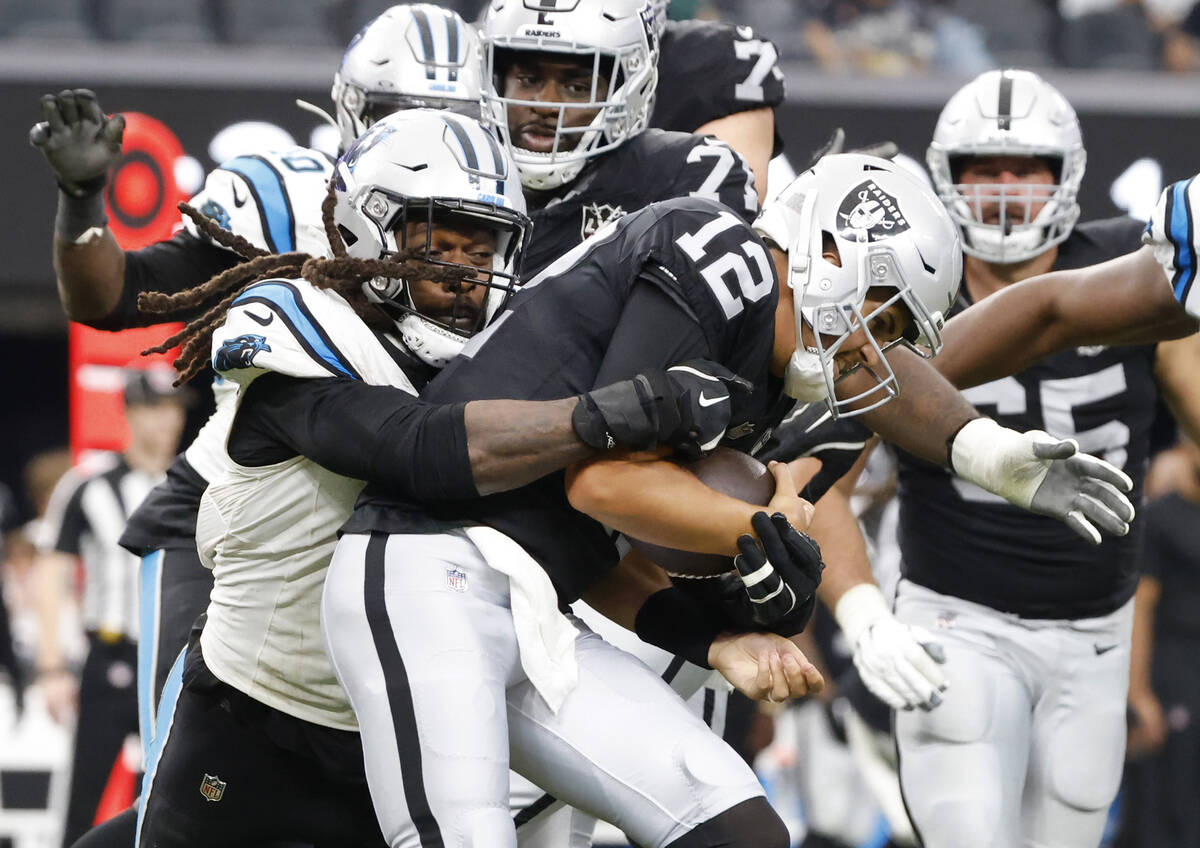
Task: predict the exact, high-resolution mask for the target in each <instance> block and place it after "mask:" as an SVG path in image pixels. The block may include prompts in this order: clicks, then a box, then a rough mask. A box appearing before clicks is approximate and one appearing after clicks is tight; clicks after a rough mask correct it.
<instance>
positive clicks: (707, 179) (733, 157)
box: [666, 136, 758, 223]
mask: <svg viewBox="0 0 1200 848" xmlns="http://www.w3.org/2000/svg"><path fill="white" fill-rule="evenodd" d="M666 196H667V197H702V198H705V199H706V200H715V201H716V202H717V203H721V204H723V205H724V206H726V207H728V208H729V209H731V210H732V211H734V212H736V213H737V214H738V215H739V216H740V217H741V218H742V220H744V221H746V222H747V223H751V222H753V221H754V219H755V218H756V217H758V191H757V190H756V189H755V187H754V172H753V171H751V170H750V165H749V164H748V163H747V162H746V160H745V158H743V157H742V154H740V153H738V152H737V151H736V150H734V149H733V148H732V147H730V146H729V145H728V144H726V143H725V142H723V141H721V140H719V139H717V138H713V137H712V136H704V137H696V138H695V140H694V141H693V142H692V144H691V147H690V149H689V150H688V151H687V153H686V155H685V156H684V157H683V167H681V168H680V169H679V171H678V173H677V174H676V176H675V182H674V185H673V186H672V187H671V190H670V192H669V193H668V194H667V195H666Z"/></svg>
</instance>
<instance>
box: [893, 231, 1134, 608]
mask: <svg viewBox="0 0 1200 848" xmlns="http://www.w3.org/2000/svg"><path fill="white" fill-rule="evenodd" d="M1141 230H1142V225H1140V224H1139V223H1138V222H1136V221H1133V220H1131V219H1129V218H1117V219H1110V220H1104V221H1095V222H1091V223H1087V224H1081V225H1079V226H1077V227H1076V228H1075V230H1074V232H1073V233H1072V234H1071V236H1070V237H1069V238H1068V239H1067V240H1066V241H1065V242H1063V243H1062V244H1060V245H1059V253H1058V260H1057V261H1056V263H1055V266H1054V267H1055V269H1056V270H1064V269H1070V268H1081V267H1084V266H1087V265H1092V264H1095V263H1097V262H1103V261H1106V260H1108V259H1112V258H1113V257H1116V256H1120V255H1123V254H1125V253H1128V252H1129V251H1132V250H1135V249H1136V248H1137V246H1138V245H1139V244H1140V239H1141ZM969 305H970V303H969V301H968V300H967V295H966V287H965V286H964V288H963V293H962V295H960V299H959V302H958V304H957V305H956V307H955V310H954V311H955V312H957V311H960V310H961V309H964V308H967V307H969ZM1157 391H1158V390H1157V386H1156V384H1155V382H1154V347H1153V346H1146V345H1143V346H1137V347H1101V346H1097V347H1079V348H1075V349H1072V350H1066V351H1063V352H1061V353H1058V354H1055V355H1053V356H1049V357H1046V358H1045V359H1043V360H1041V361H1039V362H1038V363H1036V364H1035V365H1033V366H1032V367H1030V368H1028V369H1026V370H1025V371H1023V372H1021V373H1019V374H1016V375H1015V376H1012V377H1005V378H1003V379H1000V380H996V381H993V382H991V383H986V384H984V385H982V386H976V387H974V388H972V389H969V390H967V391H965V392H964V394H965V395H966V396H967V398H969V399H970V400H971V402H972V403H974V404H975V405H976V406H977V407H978V408H979V410H980V411H981V412H983V413H984V414H986V415H990V416H992V417H993V418H995V419H996V420H997V421H999V422H1000V423H1001V424H1003V425H1005V426H1007V427H1012V428H1013V429H1015V430H1021V431H1024V430H1033V429H1038V430H1045V431H1047V432H1048V433H1050V434H1051V435H1054V436H1058V437H1071V438H1074V439H1076V440H1078V442H1079V446H1080V448H1081V449H1082V450H1084V451H1087V452H1089V453H1092V454H1094V455H1096V456H1099V457H1101V458H1103V459H1106V460H1108V461H1109V462H1111V463H1112V464H1114V465H1116V466H1117V467H1119V468H1121V469H1123V470H1124V471H1125V473H1127V474H1128V475H1129V476H1130V477H1132V478H1133V480H1134V486H1135V488H1134V494H1133V499H1134V500H1135V502H1136V500H1137V498H1139V497H1140V494H1141V487H1142V480H1143V478H1144V476H1145V472H1146V465H1147V462H1148V455H1149V439H1150V428H1151V424H1152V423H1153V419H1154V408H1155V399H1156V397H1157ZM899 474H900V546H901V552H902V554H903V574H904V576H905V578H907V579H909V580H912V581H914V582H915V583H919V584H920V585H922V586H926V587H928V588H930V589H933V590H934V591H936V592H941V593H943V594H948V595H954V596H957V597H960V598H964V599H966V600H969V601H973V602H976V603H980V604H985V605H987V606H989V607H992V608H994V609H998V610H1001V611H1004V612H1010V613H1015V614H1017V615H1021V616H1024V617H1027V618H1087V617H1092V616H1099V615H1104V614H1106V613H1109V612H1111V611H1113V610H1114V609H1116V608H1118V607H1119V606H1121V604H1123V603H1124V602H1125V601H1127V600H1128V599H1129V598H1130V597H1131V596H1132V594H1133V590H1134V588H1135V585H1136V580H1137V575H1136V567H1137V555H1138V552H1139V544H1140V538H1141V525H1140V523H1139V522H1134V524H1133V529H1132V530H1131V531H1130V533H1129V535H1128V536H1125V537H1124V538H1113V537H1106V538H1105V539H1104V542H1103V543H1102V544H1101V545H1099V546H1093V545H1090V544H1088V543H1087V542H1085V541H1083V540H1082V539H1080V538H1079V537H1078V536H1077V535H1076V534H1075V533H1074V532H1072V531H1071V530H1070V529H1069V528H1068V527H1067V526H1066V525H1064V524H1062V523H1060V522H1059V521H1056V520H1055V519H1053V518H1048V517H1046V516H1040V515H1035V514H1033V513H1031V512H1028V511H1026V510H1023V509H1020V508H1018V507H1015V506H1012V505H1011V504H1008V503H1007V502H1005V501H1003V500H1001V499H1000V498H999V497H997V496H995V495H992V494H990V493H988V492H984V491H983V490H982V489H980V488H978V487H976V486H974V485H972V484H970V483H967V482H966V481H963V480H959V479H957V478H954V477H952V476H951V475H950V474H949V472H948V471H946V470H945V469H944V468H941V467H939V466H937V465H933V464H931V463H928V462H925V461H924V460H920V459H917V458H915V457H913V456H911V455H909V454H905V453H903V452H901V454H900V468H899Z"/></svg>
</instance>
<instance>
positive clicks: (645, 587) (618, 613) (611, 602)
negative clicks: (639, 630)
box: [583, 551, 671, 631]
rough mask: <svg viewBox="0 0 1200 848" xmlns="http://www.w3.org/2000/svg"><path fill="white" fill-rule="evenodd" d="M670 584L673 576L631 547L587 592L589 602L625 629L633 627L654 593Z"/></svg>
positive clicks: (589, 604) (585, 598)
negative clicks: (641, 610) (614, 566)
mask: <svg viewBox="0 0 1200 848" xmlns="http://www.w3.org/2000/svg"><path fill="white" fill-rule="evenodd" d="M670 588H671V579H670V578H669V577H667V573H666V572H665V571H663V570H662V569H661V568H659V567H658V566H657V565H655V564H654V563H652V562H651V561H650V560H648V559H646V557H645V556H643V555H642V554H640V553H638V552H637V551H630V552H629V553H627V554H626V555H625V556H624V557H623V558H622V559H621V562H620V563H619V564H618V565H617V567H616V568H614V569H612V570H611V571H609V572H608V574H606V575H604V577H603V578H601V579H600V581H599V582H597V583H595V584H593V585H592V586H591V587H590V588H589V589H588V590H587V592H586V593H585V594H584V596H583V599H584V600H585V601H587V604H588V606H590V607H591V608H592V609H594V610H596V611H597V612H598V613H600V614H601V615H603V616H604V617H605V618H607V619H609V620H611V621H614V622H616V623H617V624H619V625H621V626H622V627H624V628H625V629H626V630H631V631H632V630H634V627H635V624H636V620H637V614H638V610H640V609H641V608H642V605H643V604H645V603H646V601H647V600H648V599H649V597H650V596H651V595H653V594H654V593H655V592H658V591H661V590H663V589H670Z"/></svg>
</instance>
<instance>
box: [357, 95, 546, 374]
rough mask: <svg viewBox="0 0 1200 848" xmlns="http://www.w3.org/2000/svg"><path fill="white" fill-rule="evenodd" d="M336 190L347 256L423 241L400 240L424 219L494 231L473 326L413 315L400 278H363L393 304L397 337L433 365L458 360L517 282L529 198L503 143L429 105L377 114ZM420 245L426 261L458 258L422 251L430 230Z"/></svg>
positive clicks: (373, 293)
mask: <svg viewBox="0 0 1200 848" xmlns="http://www.w3.org/2000/svg"><path fill="white" fill-rule="evenodd" d="M334 192H335V195H336V200H337V204H336V206H335V207H334V221H335V223H336V224H337V226H338V229H339V231H340V232H341V233H342V236H343V238H344V240H345V242H346V250H347V253H348V254H349V255H350V256H355V257H361V258H366V259H375V258H380V257H384V256H387V255H389V254H394V253H397V252H399V251H401V250H403V249H405V248H409V247H420V245H410V244H405V243H404V236H403V234H404V233H405V231H406V225H407V224H409V223H417V222H426V223H427V224H428V225H429V227H428V228H427V229H428V230H430V231H431V230H432V229H434V228H435V227H437V226H444V225H449V226H454V225H456V224H461V225H462V226H465V227H470V228H479V227H484V228H487V229H490V230H492V231H493V232H494V233H495V234H496V251H495V254H494V257H493V260H492V268H491V269H490V270H488V271H486V272H483V275H482V278H481V279H479V280H477V281H476V283H475V284H477V285H485V286H487V287H488V292H487V295H486V298H485V300H484V308H483V311H482V313H481V316H480V321H479V323H478V325H477V326H475V327H472V328H470V329H466V330H464V329H460V328H457V327H454V326H450V325H448V324H446V323H443V322H439V321H437V320H434V319H432V318H430V317H428V316H426V315H423V314H421V313H420V312H419V311H417V309H416V308H415V306H414V303H413V299H412V296H411V293H410V291H409V287H408V283H407V281H405V280H402V279H392V278H385V277H377V278H375V279H373V280H370V281H369V282H368V283H366V284H364V285H365V288H366V291H367V294H368V296H369V297H371V298H373V299H375V300H378V301H380V302H382V303H384V304H386V305H388V306H390V307H393V308H394V309H395V310H396V312H395V314H396V317H397V324H398V326H399V329H400V334H401V337H402V338H403V339H404V341H405V343H406V344H407V345H408V346H409V347H410V348H411V349H412V350H413V352H414V353H416V354H417V356H419V357H420V358H421V359H422V360H424V361H425V362H427V363H429V364H430V365H434V366H437V367H441V366H443V365H445V364H446V363H447V362H448V361H449V360H450V359H451V358H453V357H454V356H456V355H457V354H458V353H459V352H460V351H461V349H462V346H463V344H464V343H465V342H466V340H467V339H468V338H469V337H470V336H471V335H473V333H474V332H476V331H478V330H479V329H481V328H482V327H483V326H486V324H487V322H489V321H490V320H491V319H492V318H493V317H494V316H495V315H496V314H498V312H499V311H500V310H501V308H502V307H503V306H504V304H505V303H506V302H507V301H508V298H509V297H510V296H511V295H512V294H513V292H514V291H515V289H516V288H517V286H518V285H519V282H520V278H519V274H520V264H521V259H522V257H523V255H524V252H525V247H526V244H527V242H528V238H529V231H530V228H531V224H530V222H529V218H528V217H527V215H526V214H525V198H524V195H523V194H522V191H521V184H520V181H519V180H518V179H517V175H516V168H514V167H513V166H512V163H511V162H510V161H509V159H508V156H507V155H506V154H505V152H504V148H503V147H502V146H501V145H500V143H499V142H498V141H497V140H496V138H495V137H494V136H493V135H492V134H491V133H490V132H489V131H488V130H487V129H486V128H485V127H484V126H483V125H482V124H480V123H479V122H478V121H476V120H475V119H473V118H468V117H466V116H463V115H459V114H456V113H452V112H446V111H434V110H430V109H410V110H406V111H403V112H396V113H394V114H392V115H388V116H386V117H384V118H381V119H380V120H379V121H377V122H376V123H375V124H374V125H372V126H371V128H370V129H368V130H367V131H366V133H364V134H363V135H362V136H360V137H359V138H358V140H357V141H355V143H354V144H353V145H351V147H350V149H349V150H347V151H346V152H345V153H344V154H342V157H341V158H340V159H339V160H338V162H337V165H336V167H335V171H334ZM397 233H400V234H401V237H400V239H399V240H398V239H397ZM425 248H426V251H427V253H426V256H425V257H424V258H425V261H428V262H431V263H432V264H441V265H452V264H454V263H447V262H445V261H442V260H439V259H435V258H433V257H431V256H430V255H428V250H429V238H428V236H427V237H426V241H425ZM419 258H420V257H419ZM461 267H466V268H468V269H469V270H471V271H472V273H473V274H479V273H480V269H478V268H476V267H474V266H461Z"/></svg>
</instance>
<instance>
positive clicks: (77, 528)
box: [47, 482, 88, 556]
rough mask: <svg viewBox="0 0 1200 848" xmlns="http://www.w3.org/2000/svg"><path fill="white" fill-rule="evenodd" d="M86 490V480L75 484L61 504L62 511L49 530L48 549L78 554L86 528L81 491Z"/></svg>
mask: <svg viewBox="0 0 1200 848" xmlns="http://www.w3.org/2000/svg"><path fill="white" fill-rule="evenodd" d="M86 490H87V483H86V482H84V483H82V484H80V485H78V486H76V487H75V489H74V491H72V492H71V496H70V497H69V498H68V499H67V500H66V502H65V503H64V504H63V509H62V512H61V514H59V515H58V516H57V517H56V521H55V525H54V526H53V528H52V529H51V531H50V538H49V539H48V542H49V544H48V545H47V548H48V549H49V550H52V551H56V552H58V553H61V554H73V555H74V556H79V552H80V550H81V542H82V540H83V534H84V533H86V532H87V530H88V521H87V515H86V514H85V513H84V511H83V493H84V492H85V491H86Z"/></svg>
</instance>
